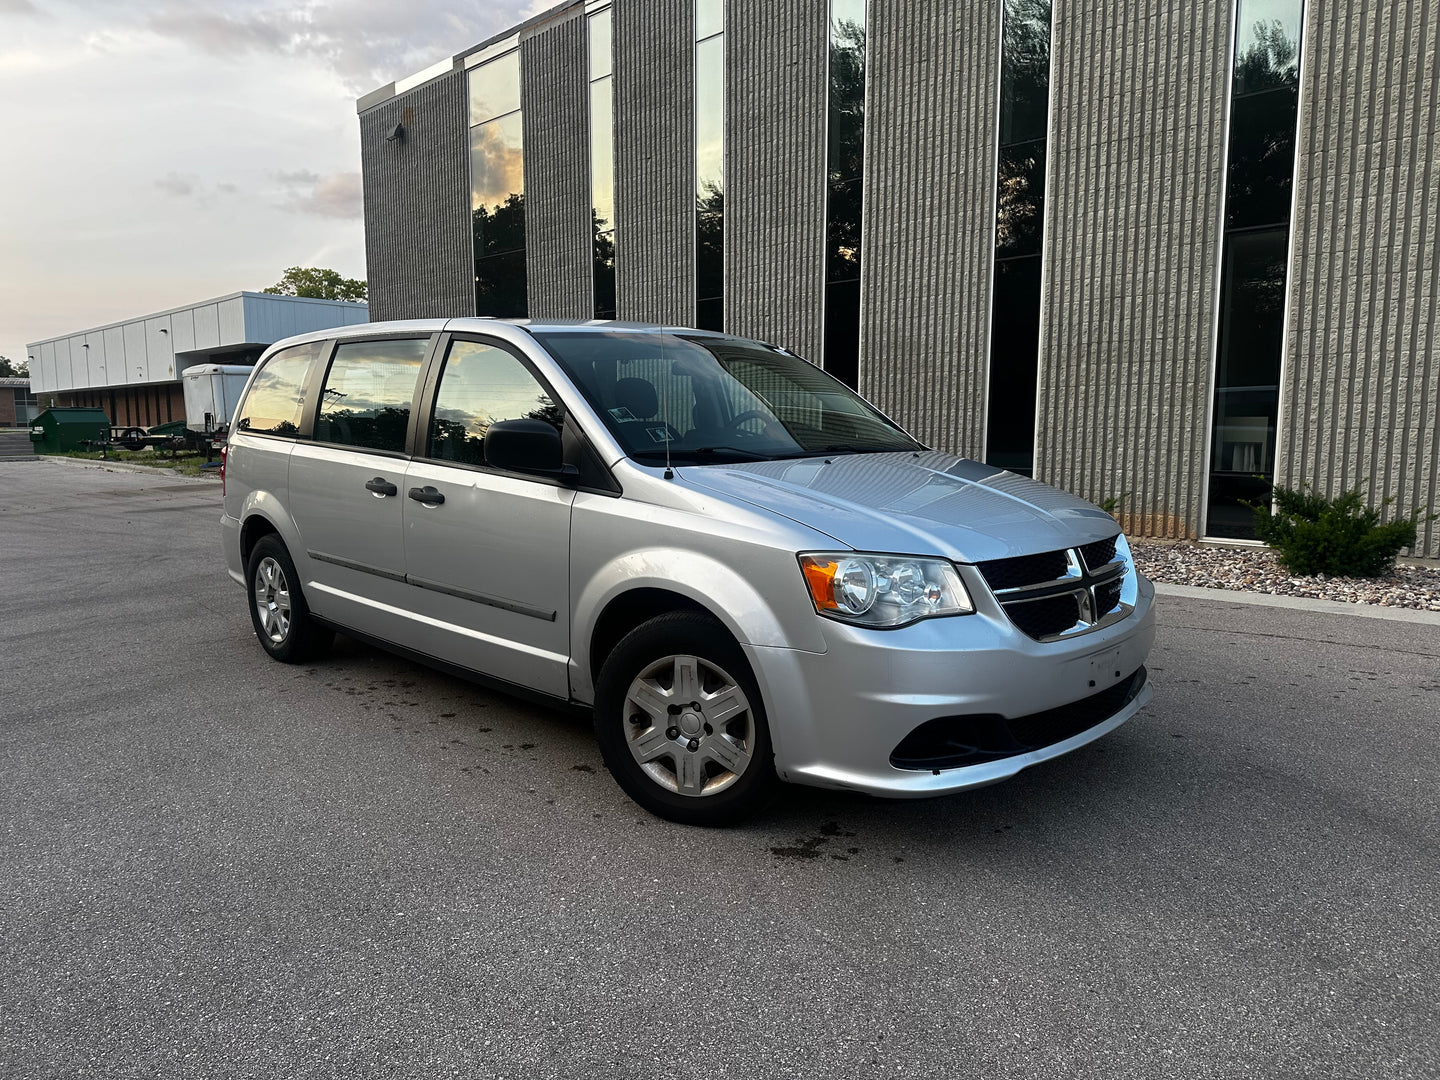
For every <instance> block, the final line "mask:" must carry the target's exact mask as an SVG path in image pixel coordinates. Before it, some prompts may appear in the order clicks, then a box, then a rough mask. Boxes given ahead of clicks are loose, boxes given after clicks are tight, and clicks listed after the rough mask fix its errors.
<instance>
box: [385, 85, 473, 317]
mask: <svg viewBox="0 0 1440 1080" xmlns="http://www.w3.org/2000/svg"><path fill="white" fill-rule="evenodd" d="M468 109H469V101H468V99H467V97H466V88H465V73H464V72H463V71H455V72H452V73H451V74H449V75H442V76H441V77H440V78H438V79H435V80H434V81H432V82H428V83H425V84H423V85H421V86H417V87H416V88H415V89H414V90H411V91H409V92H407V93H404V94H401V95H399V96H397V97H394V98H391V99H390V100H389V101H384V102H381V103H380V104H378V105H375V106H374V107H372V108H369V109H366V110H365V112H363V113H361V115H360V159H361V169H362V172H363V178H364V184H365V267H366V274H367V278H368V282H369V287H370V318H371V319H374V320H376V321H379V320H383V319H419V318H445V317H447V316H451V317H453V316H461V315H474V314H475V259H474V253H473V251H472V244H473V241H472V229H471V220H472V219H471V215H470V156H469V155H470V142H469V138H468V134H469V124H468ZM397 124H403V125H404V128H405V135H404V138H403V139H387V136H389V135H390V134H391V133H392V132H393V131H394V130H395V126H396V125H397Z"/></svg>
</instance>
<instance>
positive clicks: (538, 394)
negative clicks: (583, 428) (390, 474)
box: [426, 341, 564, 465]
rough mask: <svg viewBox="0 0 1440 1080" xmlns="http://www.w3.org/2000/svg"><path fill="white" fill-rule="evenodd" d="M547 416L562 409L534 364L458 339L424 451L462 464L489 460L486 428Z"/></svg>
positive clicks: (555, 418)
mask: <svg viewBox="0 0 1440 1080" xmlns="http://www.w3.org/2000/svg"><path fill="white" fill-rule="evenodd" d="M527 419H528V420H544V421H546V422H547V423H551V424H554V425H555V426H556V427H559V426H560V425H561V422H562V421H563V419H564V413H563V411H562V410H561V408H560V406H559V405H558V404H557V403H556V402H555V401H554V400H553V399H552V398H551V397H550V395H549V394H547V393H546V392H545V388H544V387H543V386H541V385H540V383H539V381H538V380H537V379H536V378H535V376H534V375H532V374H530V369H529V368H527V367H526V366H525V365H524V364H522V363H521V362H520V361H519V360H517V359H516V358H515V357H514V356H511V355H510V354H509V353H508V352H506V351H505V350H504V349H499V348H496V347H495V346H493V345H484V344H481V343H480V342H478V341H456V342H454V343H453V344H451V346H450V352H449V354H448V355H447V356H446V357H445V366H444V368H443V369H442V370H441V372H440V389H439V390H438V392H437V393H436V395H435V411H434V414H433V415H432V417H431V419H430V432H429V438H428V439H427V442H426V456H427V457H432V458H438V459H439V460H441V461H454V462H458V463H460V464H463V465H483V464H485V431H486V429H487V428H488V427H489V426H490V425H491V424H493V423H496V422H497V421H500V420H527Z"/></svg>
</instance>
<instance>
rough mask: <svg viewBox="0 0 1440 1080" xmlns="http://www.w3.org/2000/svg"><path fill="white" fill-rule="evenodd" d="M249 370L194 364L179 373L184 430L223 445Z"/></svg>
mask: <svg viewBox="0 0 1440 1080" xmlns="http://www.w3.org/2000/svg"><path fill="white" fill-rule="evenodd" d="M253 370H254V368H253V367H250V366H248V365H240V364H196V365H195V366H193V367H188V368H186V369H185V370H184V371H182V372H181V373H180V382H181V384H182V385H183V386H184V387H185V430H186V431H187V432H190V433H193V435H194V436H196V437H198V439H203V440H205V441H207V442H221V441H223V440H224V439H225V437H226V436H227V435H228V434H229V432H230V422H231V421H232V420H233V419H234V418H235V406H236V405H238V404H239V403H240V393H241V391H243V390H244V389H245V383H246V382H247V381H249V379H250V372H251V371H253Z"/></svg>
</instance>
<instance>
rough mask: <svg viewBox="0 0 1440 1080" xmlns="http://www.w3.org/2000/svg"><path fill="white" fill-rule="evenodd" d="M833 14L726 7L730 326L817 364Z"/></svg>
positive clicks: (790, 4) (770, 1) (808, 2)
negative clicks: (829, 36) (829, 29)
mask: <svg viewBox="0 0 1440 1080" xmlns="http://www.w3.org/2000/svg"><path fill="white" fill-rule="evenodd" d="M827 7H828V5H827V4H826V3H825V0H727V3H726V24H725V66H726V71H725V98H726V101H725V111H726V116H727V119H728V121H729V123H728V124H727V126H726V129H725V171H726V191H725V326H726V327H727V329H729V330H730V331H732V332H733V333H736V334H743V335H745V336H748V337H755V338H760V339H761V340H763V341H773V342H775V343H776V344H780V345H785V346H787V347H789V348H791V349H794V350H795V351H796V352H798V353H800V354H801V355H802V356H805V357H807V358H809V359H811V360H813V361H816V362H818V361H819V360H820V353H821V346H822V344H823V336H824V332H823V311H824V287H825V261H824V260H825V128H826V123H825V117H826V108H827V101H826V94H827V85H828V63H829V54H828V48H829V41H828V23H827V19H828V13H827ZM782 102H783V105H782V104H780V103H782Z"/></svg>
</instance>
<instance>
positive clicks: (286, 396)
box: [235, 341, 324, 436]
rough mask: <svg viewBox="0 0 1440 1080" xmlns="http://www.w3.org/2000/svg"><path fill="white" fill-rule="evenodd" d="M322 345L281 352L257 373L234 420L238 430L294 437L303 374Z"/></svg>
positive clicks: (302, 398) (303, 396)
mask: <svg viewBox="0 0 1440 1080" xmlns="http://www.w3.org/2000/svg"><path fill="white" fill-rule="evenodd" d="M323 345H324V343H323V342H319V341H315V342H311V343H310V344H308V345H296V346H295V347H293V348H290V349H282V350H281V351H280V352H277V353H276V354H275V355H274V356H272V357H270V359H269V360H267V361H265V366H264V367H263V368H261V369H260V371H259V373H258V374H256V376H255V378H254V381H252V382H251V384H250V392H249V393H248V394H246V395H245V403H244V404H243V405H242V406H241V407H240V414H239V416H238V418H237V419H236V421H235V429H236V430H237V431H252V432H260V433H264V434H267V435H292V436H293V435H296V434H298V433H299V431H300V408H301V405H302V404H303V403H304V400H305V375H306V373H307V372H308V371H309V370H310V363H311V361H312V360H314V359H315V358H316V357H317V356H319V354H320V350H321V348H322V347H323Z"/></svg>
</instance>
